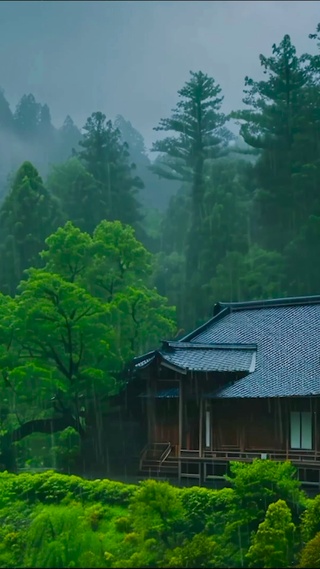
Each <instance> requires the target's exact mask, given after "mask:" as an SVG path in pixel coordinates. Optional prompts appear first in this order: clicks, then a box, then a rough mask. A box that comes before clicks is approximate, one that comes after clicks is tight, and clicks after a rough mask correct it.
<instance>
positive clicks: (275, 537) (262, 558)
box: [246, 500, 295, 568]
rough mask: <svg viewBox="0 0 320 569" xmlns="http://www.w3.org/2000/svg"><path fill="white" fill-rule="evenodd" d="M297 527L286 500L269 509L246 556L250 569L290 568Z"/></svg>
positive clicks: (271, 505) (272, 505) (279, 501)
mask: <svg viewBox="0 0 320 569" xmlns="http://www.w3.org/2000/svg"><path fill="white" fill-rule="evenodd" d="M294 531H295V526H294V523H293V522H292V516H291V512H290V509H289V508H288V506H287V504H286V503H285V501H284V500H278V501H277V502H275V503H274V504H270V506H269V507H268V510H267V513H266V517H265V520H264V522H262V523H261V524H260V525H259V528H258V531H257V533H256V534H255V535H254V536H253V538H252V542H251V546H250V548H249V551H248V553H247V555H246V557H247V559H248V561H249V567H268V568H271V567H275V568H277V567H290V565H291V562H292V557H293V541H294Z"/></svg>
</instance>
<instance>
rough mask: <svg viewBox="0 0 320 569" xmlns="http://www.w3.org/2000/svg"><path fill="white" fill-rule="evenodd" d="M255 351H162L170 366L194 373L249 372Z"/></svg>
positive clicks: (189, 348) (208, 347) (194, 349)
mask: <svg viewBox="0 0 320 569" xmlns="http://www.w3.org/2000/svg"><path fill="white" fill-rule="evenodd" d="M254 352H255V350H254V349H247V350H243V349H212V348H211V347H210V346H207V347H206V348H203V347H201V348H200V349H199V348H198V347H193V346H192V345H191V346H188V348H187V349H185V348H184V349H178V348H175V349H173V350H172V352H164V351H162V350H161V352H160V354H161V356H162V359H163V360H164V361H165V362H168V363H169V364H172V365H174V366H176V367H179V368H182V369H190V370H193V371H208V372H210V371H220V372H222V371H233V372H237V371H248V372H249V370H250V367H251V365H252V360H253V354H254Z"/></svg>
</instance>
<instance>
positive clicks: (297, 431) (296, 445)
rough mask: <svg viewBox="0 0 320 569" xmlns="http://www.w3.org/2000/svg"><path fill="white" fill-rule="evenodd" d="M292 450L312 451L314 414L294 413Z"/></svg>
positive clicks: (292, 415) (292, 416)
mask: <svg viewBox="0 0 320 569" xmlns="http://www.w3.org/2000/svg"><path fill="white" fill-rule="evenodd" d="M290 419H291V420H290V426H291V448H292V449H304V450H311V449H312V413H311V412H300V411H292V412H291V417H290Z"/></svg>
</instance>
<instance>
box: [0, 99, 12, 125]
mask: <svg viewBox="0 0 320 569" xmlns="http://www.w3.org/2000/svg"><path fill="white" fill-rule="evenodd" d="M0 130H1V131H7V130H8V131H12V130H13V115H12V112H11V109H10V105H9V103H8V101H7V99H6V98H5V95H4V91H3V89H0Z"/></svg>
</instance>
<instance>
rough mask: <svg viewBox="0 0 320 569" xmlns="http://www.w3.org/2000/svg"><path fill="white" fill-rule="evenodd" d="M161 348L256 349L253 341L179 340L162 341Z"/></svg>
mask: <svg viewBox="0 0 320 569" xmlns="http://www.w3.org/2000/svg"><path fill="white" fill-rule="evenodd" d="M162 344H163V348H169V349H170V348H172V349H181V350H219V349H220V350H256V349H257V344H255V343H252V342H251V343H240V342H230V343H229V342H212V343H210V344H208V343H202V342H181V341H172V342H171V341H166V340H163V341H162Z"/></svg>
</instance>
